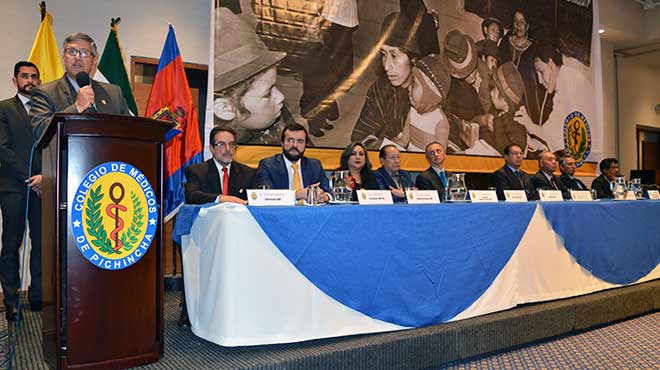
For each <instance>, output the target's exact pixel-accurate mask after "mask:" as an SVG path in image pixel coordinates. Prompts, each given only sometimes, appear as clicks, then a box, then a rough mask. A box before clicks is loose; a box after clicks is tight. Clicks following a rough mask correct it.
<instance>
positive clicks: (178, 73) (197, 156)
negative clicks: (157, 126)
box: [145, 25, 203, 221]
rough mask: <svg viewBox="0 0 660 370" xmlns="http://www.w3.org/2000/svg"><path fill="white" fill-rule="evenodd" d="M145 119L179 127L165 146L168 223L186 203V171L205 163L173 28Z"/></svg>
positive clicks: (165, 192) (195, 115)
mask: <svg viewBox="0 0 660 370" xmlns="http://www.w3.org/2000/svg"><path fill="white" fill-rule="evenodd" d="M145 117H150V118H154V119H161V120H165V121H170V122H173V123H174V124H175V125H176V127H175V128H174V129H172V130H170V132H169V133H168V135H167V138H166V143H165V170H164V175H165V189H164V198H165V212H164V215H165V221H167V220H169V219H170V218H172V217H173V216H174V215H176V212H177V211H178V210H179V206H181V204H183V200H184V193H183V179H184V174H183V169H184V168H185V167H187V166H188V165H190V164H193V163H199V162H202V160H203V158H202V142H201V140H200V135H199V124H198V122H197V110H196V109H195V107H194V106H193V102H192V95H191V94H190V89H189V88H188V78H186V73H185V70H184V68H183V61H182V59H181V54H180V53H179V46H178V45H177V43H176V36H174V28H173V27H172V25H170V28H169V32H168V33H167V39H166V40H165V46H164V47H163V53H162V54H161V55H160V62H159V64H158V70H157V71H156V77H155V78H154V84H153V86H152V87H151V92H150V93H149V100H148V102H147V110H146V112H145Z"/></svg>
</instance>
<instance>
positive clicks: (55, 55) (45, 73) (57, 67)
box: [28, 12, 64, 83]
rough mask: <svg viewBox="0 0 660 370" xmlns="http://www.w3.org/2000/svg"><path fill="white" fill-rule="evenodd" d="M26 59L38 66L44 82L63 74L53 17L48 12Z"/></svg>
mask: <svg viewBox="0 0 660 370" xmlns="http://www.w3.org/2000/svg"><path fill="white" fill-rule="evenodd" d="M28 61H30V62H32V63H34V64H35V65H36V66H37V68H39V75H40V77H41V81H42V82H44V83H46V82H50V81H54V80H57V79H58V78H60V77H62V75H64V69H63V68H62V59H61V57H60V49H59V47H58V46H57V40H55V35H54V34H53V17H51V16H50V13H48V12H46V13H45V15H44V19H43V20H42V21H41V26H39V31H37V37H35V38H34V45H32V51H30V56H29V57H28Z"/></svg>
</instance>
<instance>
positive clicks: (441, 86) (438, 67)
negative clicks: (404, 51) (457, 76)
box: [415, 54, 451, 99]
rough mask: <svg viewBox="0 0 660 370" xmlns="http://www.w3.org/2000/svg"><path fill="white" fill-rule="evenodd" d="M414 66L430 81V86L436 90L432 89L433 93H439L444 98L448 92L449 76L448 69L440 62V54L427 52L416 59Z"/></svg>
mask: <svg viewBox="0 0 660 370" xmlns="http://www.w3.org/2000/svg"><path fill="white" fill-rule="evenodd" d="M415 67H417V68H418V69H419V70H420V71H421V72H422V73H423V74H424V76H425V77H426V78H427V81H428V82H431V84H432V85H431V88H432V89H436V90H437V92H436V91H434V93H436V94H439V95H440V96H442V98H443V99H446V98H447V94H449V86H450V84H451V77H450V76H449V71H448V70H447V67H446V66H445V64H444V63H443V62H442V59H441V58H440V56H439V55H436V54H429V55H427V56H425V57H424V58H422V59H420V60H418V61H416V62H415Z"/></svg>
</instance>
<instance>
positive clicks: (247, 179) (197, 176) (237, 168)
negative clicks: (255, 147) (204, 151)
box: [185, 159, 257, 204]
mask: <svg viewBox="0 0 660 370" xmlns="http://www.w3.org/2000/svg"><path fill="white" fill-rule="evenodd" d="M185 172H186V203H189V204H204V203H209V202H215V199H216V198H217V197H218V195H220V194H221V192H220V188H221V186H220V182H221V180H220V174H219V172H218V168H217V167H216V166H215V163H213V159H209V160H207V161H206V162H204V163H196V164H193V165H190V166H188V167H186V169H185ZM256 173H257V171H256V170H255V169H254V168H251V167H248V166H246V165H244V164H242V163H238V162H236V161H233V162H231V167H230V168H229V191H228V193H229V195H233V196H235V197H238V198H241V199H247V191H246V190H247V189H251V188H254V178H255V175H256Z"/></svg>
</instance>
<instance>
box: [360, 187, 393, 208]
mask: <svg viewBox="0 0 660 370" xmlns="http://www.w3.org/2000/svg"><path fill="white" fill-rule="evenodd" d="M358 202H359V203H360V204H367V205H371V204H394V202H393V201H392V193H391V192H390V191H389V190H360V192H359V193H358Z"/></svg>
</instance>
